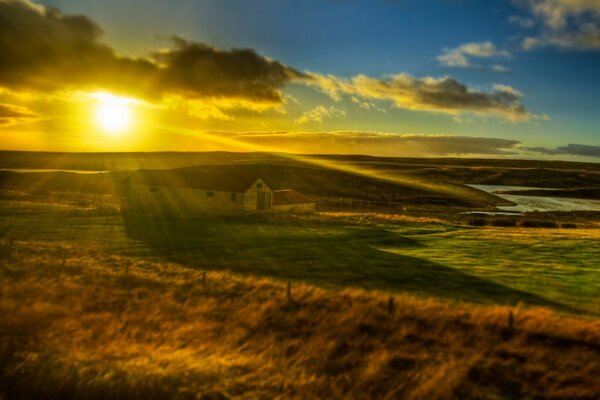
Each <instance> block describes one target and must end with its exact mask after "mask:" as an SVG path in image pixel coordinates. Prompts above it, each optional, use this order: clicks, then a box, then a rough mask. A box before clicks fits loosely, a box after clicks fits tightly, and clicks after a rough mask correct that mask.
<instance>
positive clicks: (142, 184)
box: [120, 170, 273, 216]
mask: <svg viewBox="0 0 600 400" xmlns="http://www.w3.org/2000/svg"><path fill="white" fill-rule="evenodd" d="M272 192H273V191H272V189H271V187H270V186H269V185H268V184H267V182H265V181H264V179H262V178H260V177H255V176H251V175H244V174H223V173H215V172H202V171H168V170H140V171H137V172H135V173H133V174H132V175H130V176H129V177H127V178H126V179H124V180H123V182H122V183H121V193H120V197H121V211H122V212H124V213H134V214H143V215H176V216H205V215H241V214H244V213H248V212H255V211H261V210H267V209H270V208H271V203H272Z"/></svg>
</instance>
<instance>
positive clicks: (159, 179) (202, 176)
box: [123, 170, 260, 193]
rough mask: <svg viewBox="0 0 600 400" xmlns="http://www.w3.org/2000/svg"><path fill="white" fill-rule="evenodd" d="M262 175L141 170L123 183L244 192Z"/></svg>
mask: <svg viewBox="0 0 600 400" xmlns="http://www.w3.org/2000/svg"><path fill="white" fill-rule="evenodd" d="M259 178H260V177H258V176H256V175H251V174H244V173H235V174H228V173H219V172H214V171H210V172H206V171H176V170H139V171H137V172H134V173H133V174H132V175H130V176H129V177H127V178H126V179H125V180H123V184H129V185H146V186H166V187H178V188H187V189H205V190H215V191H222V192H237V193H243V192H245V191H246V190H248V188H250V186H251V185H252V184H253V183H254V182H256V181H257V180H258V179H259Z"/></svg>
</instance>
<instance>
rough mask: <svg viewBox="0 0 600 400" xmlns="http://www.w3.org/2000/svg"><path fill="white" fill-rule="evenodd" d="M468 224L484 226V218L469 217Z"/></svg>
mask: <svg viewBox="0 0 600 400" xmlns="http://www.w3.org/2000/svg"><path fill="white" fill-rule="evenodd" d="M468 224H469V225H471V226H485V224H486V220H485V219H484V218H471V219H470V220H469V222H468Z"/></svg>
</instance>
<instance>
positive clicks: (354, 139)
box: [219, 132, 520, 157]
mask: <svg viewBox="0 0 600 400" xmlns="http://www.w3.org/2000/svg"><path fill="white" fill-rule="evenodd" d="M219 134H221V135H223V134H225V135H227V136H229V137H231V138H234V139H235V140H238V141H241V142H244V143H247V144H251V145H258V146H263V147H268V148H276V149H281V150H282V151H287V152H292V153H304V154H322V153H324V152H327V153H337V154H370V155H376V156H388V157H421V156H464V155H495V156H500V155H511V154H516V150H517V147H518V145H519V144H520V142H519V141H516V140H508V139H498V138H482V137H467V136H446V135H402V134H388V133H373V132H268V133H241V134H233V133H232V134H227V133H219Z"/></svg>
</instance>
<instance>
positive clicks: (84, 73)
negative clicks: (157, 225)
mask: <svg viewBox="0 0 600 400" xmlns="http://www.w3.org/2000/svg"><path fill="white" fill-rule="evenodd" d="M101 37H102V29H101V28H100V26H99V25H98V24H96V23H95V22H94V21H93V20H91V19H90V18H88V17H86V16H82V15H67V14H63V13H61V12H60V11H59V10H57V9H52V8H48V7H44V6H42V5H38V4H35V3H33V2H30V1H28V0H0V54H1V57H0V86H2V87H5V88H9V89H12V90H17V91H19V90H27V91H55V90H62V89H87V90H89V89H105V90H113V91H117V92H122V93H128V94H133V95H137V96H143V97H146V98H158V97H160V96H162V95H164V94H177V95H182V96H185V97H189V98H220V99H223V98H225V99H227V98H235V99H242V100H249V101H259V102H271V103H281V102H282V96H281V94H280V89H281V88H282V86H283V85H284V84H285V83H286V82H289V81H291V80H294V79H307V77H306V76H305V75H303V74H302V73H300V72H298V71H296V70H294V69H293V68H290V67H287V66H285V65H283V64H281V63H280V62H278V61H274V60H269V59H267V58H265V57H263V56H261V55H259V54H257V53H256V52H255V51H254V50H251V49H241V50H238V49H234V50H220V49H215V48H213V47H209V46H206V45H204V44H200V43H194V42H188V41H186V40H183V39H181V38H174V39H173V44H174V48H173V49H169V50H164V51H161V52H155V53H153V54H152V55H150V56H149V58H147V59H144V58H131V57H123V56H120V55H118V54H117V53H116V52H115V51H114V50H113V49H112V48H111V47H110V46H108V45H106V44H105V43H103V42H102V41H101Z"/></svg>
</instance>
